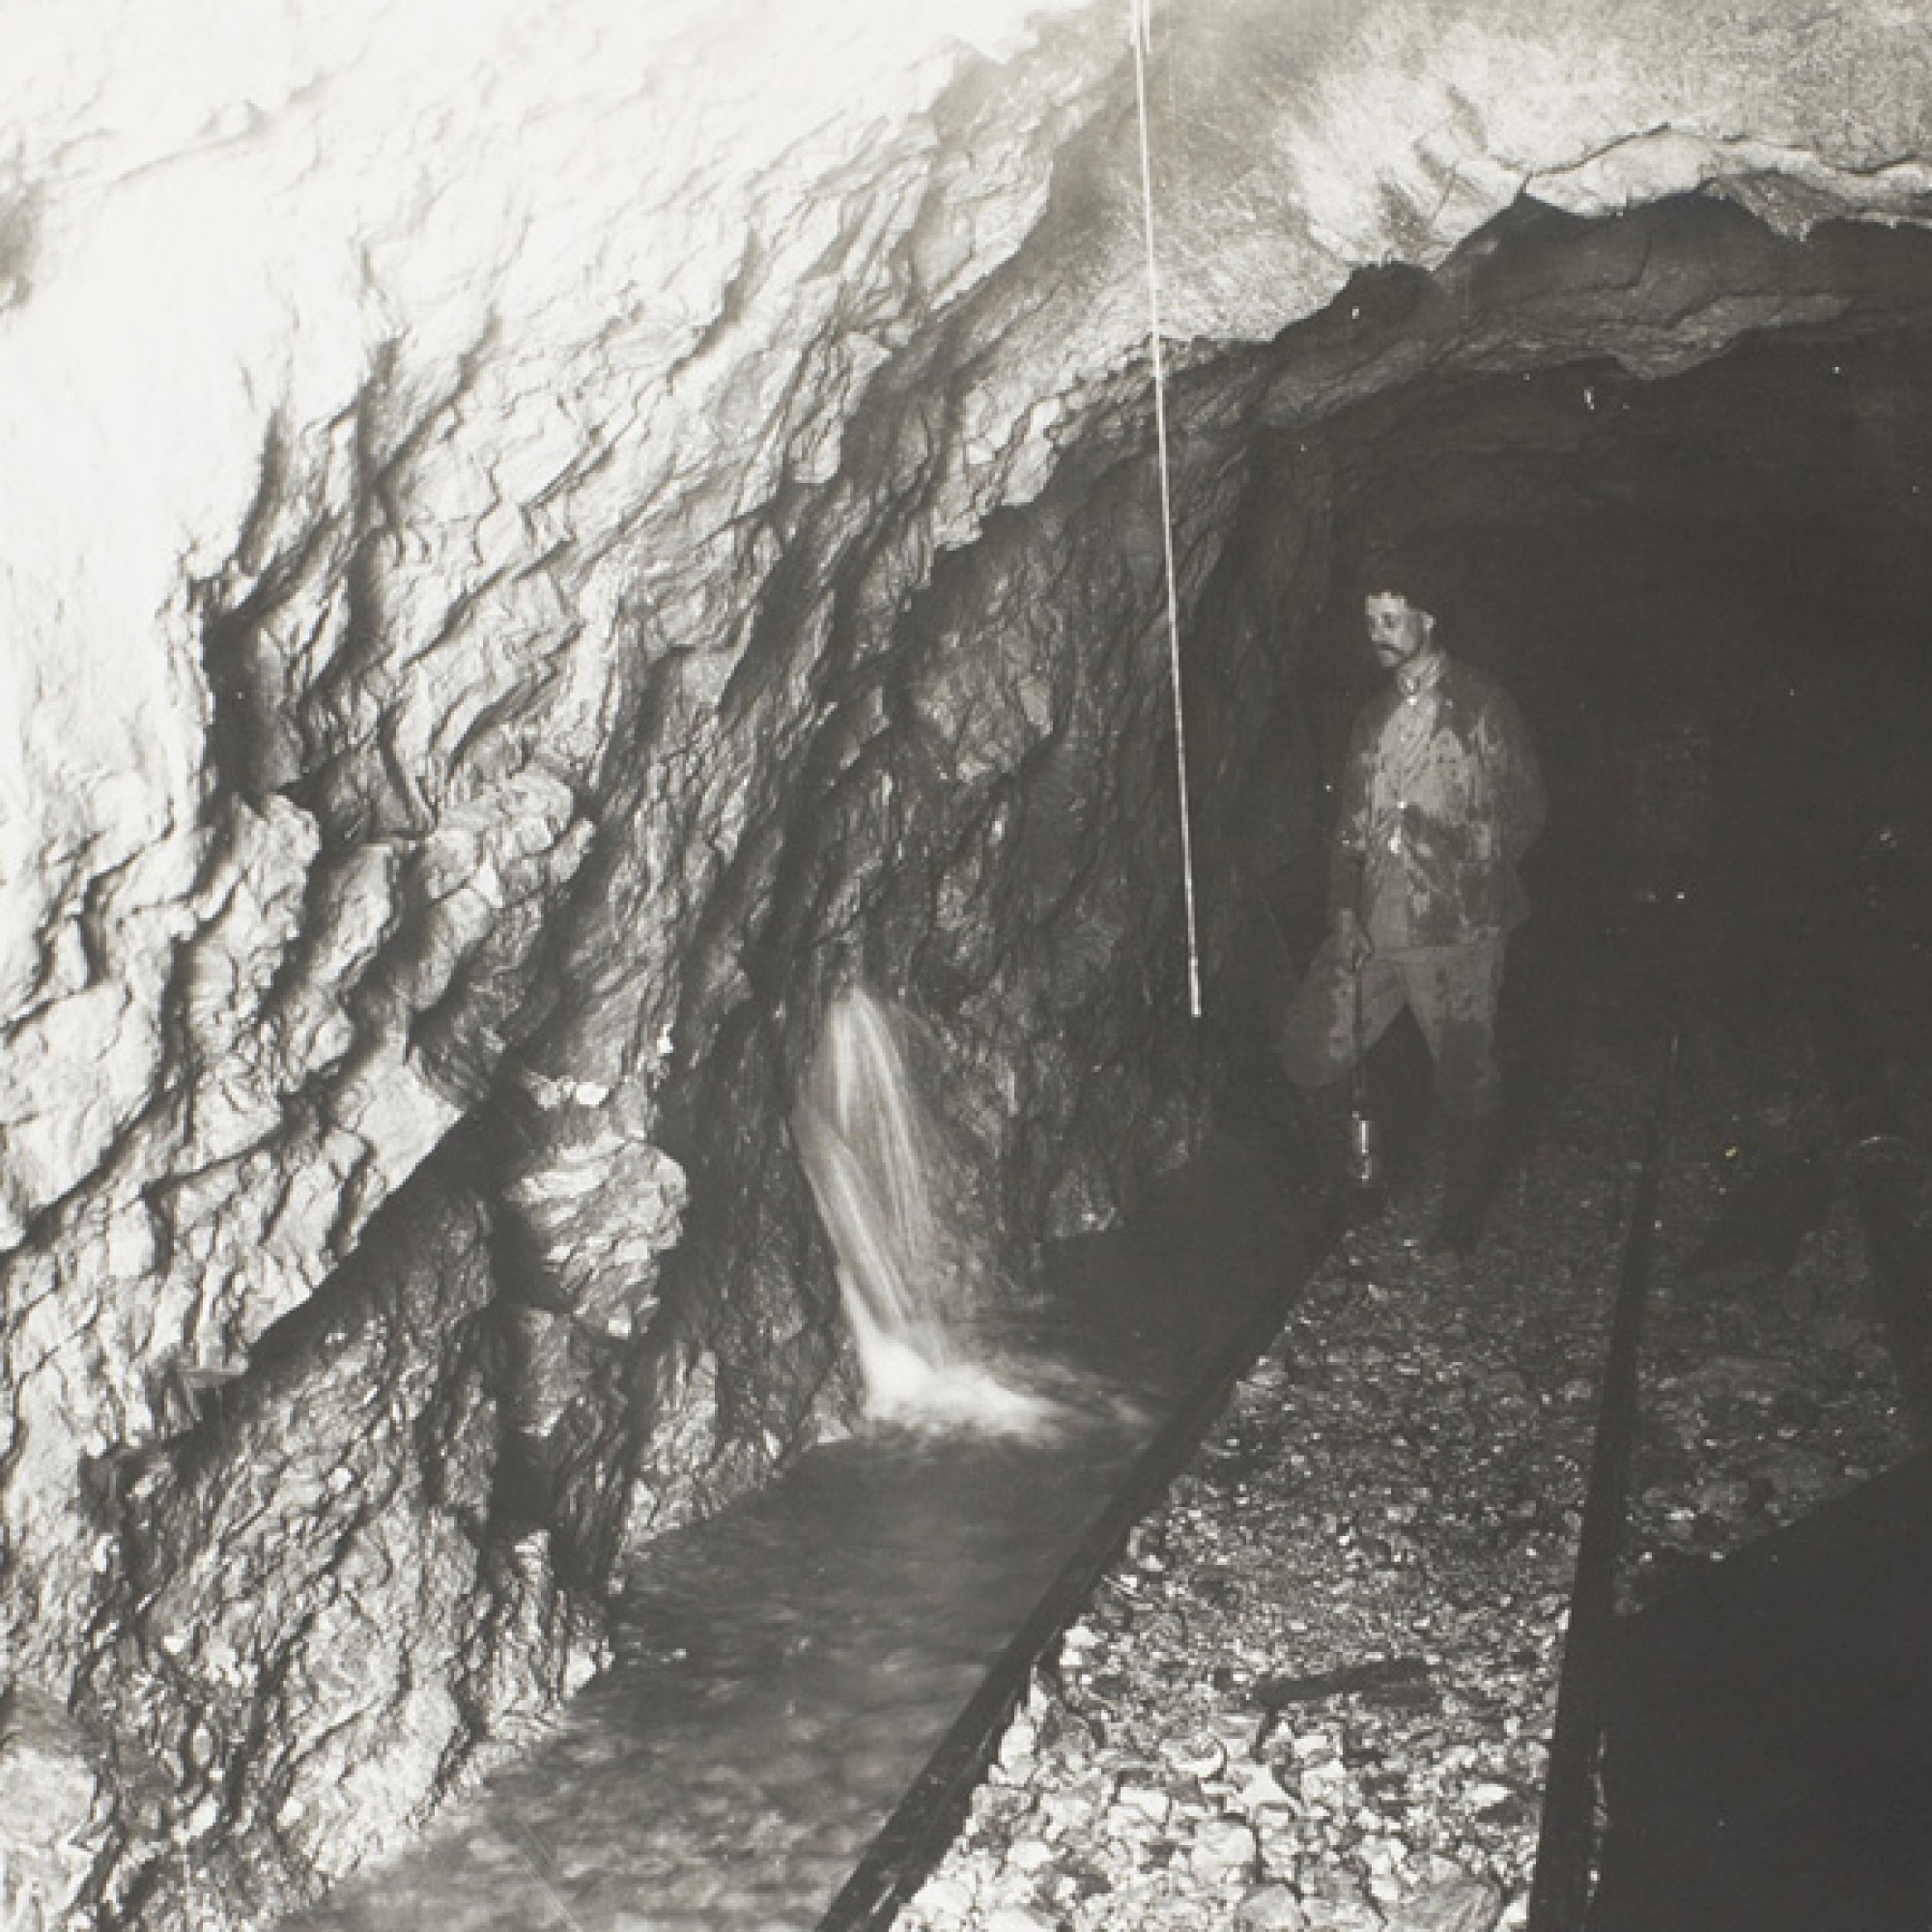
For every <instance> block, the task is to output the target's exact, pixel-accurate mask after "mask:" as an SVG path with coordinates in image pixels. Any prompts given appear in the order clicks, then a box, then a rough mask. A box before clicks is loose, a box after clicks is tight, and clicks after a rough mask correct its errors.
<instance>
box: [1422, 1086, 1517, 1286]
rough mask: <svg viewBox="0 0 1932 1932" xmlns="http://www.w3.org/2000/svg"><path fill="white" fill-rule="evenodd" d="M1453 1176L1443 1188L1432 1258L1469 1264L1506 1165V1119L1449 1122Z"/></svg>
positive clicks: (1493, 1117) (1431, 1244)
mask: <svg viewBox="0 0 1932 1932" xmlns="http://www.w3.org/2000/svg"><path fill="white" fill-rule="evenodd" d="M1448 1133H1449V1172H1448V1176H1447V1179H1445V1181H1444V1183H1443V1189H1442V1212H1441V1215H1440V1217H1439V1218H1438V1219H1437V1221H1436V1223H1435V1233H1434V1234H1433V1235H1432V1236H1430V1237H1429V1251H1430V1253H1431V1254H1435V1255H1443V1254H1452V1255H1456V1256H1458V1257H1459V1258H1461V1259H1463V1260H1464V1261H1466V1260H1467V1259H1468V1258H1469V1256H1470V1255H1472V1254H1474V1253H1475V1251H1476V1244H1477V1243H1478V1242H1479V1241H1480V1240H1481V1239H1482V1238H1483V1222H1484V1220H1485V1219H1486V1218H1487V1216H1488V1214H1489V1211H1490V1202H1491V1199H1492V1197H1493V1195H1494V1194H1495V1191H1496V1180H1497V1177H1498V1174H1499V1172H1500V1170H1501V1167H1502V1154H1503V1117H1502V1114H1501V1112H1500V1111H1498V1112H1496V1113H1493V1114H1491V1115H1488V1116H1486V1117H1485V1118H1484V1119H1482V1120H1480V1121H1451V1122H1449V1123H1448Z"/></svg>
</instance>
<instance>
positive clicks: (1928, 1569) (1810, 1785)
mask: <svg viewBox="0 0 1932 1932" xmlns="http://www.w3.org/2000/svg"><path fill="white" fill-rule="evenodd" d="M1928 1603H1932V1458H1927V1457H1925V1456H1919V1457H1917V1458H1915V1459H1914V1460H1913V1461H1912V1462H1910V1463H1906V1464H1904V1465H1903V1466H1901V1467H1900V1468H1897V1469H1895V1470H1893V1471H1891V1472H1890V1473H1889V1474H1888V1475H1886V1476H1883V1477H1881V1478H1879V1479H1878V1480H1877V1481H1875V1482H1873V1483H1870V1484H1868V1485H1867V1486H1866V1487H1865V1488H1864V1489H1862V1490H1861V1491H1860V1492H1857V1493H1856V1494H1854V1495H1852V1496H1850V1497H1848V1498H1846V1499H1845V1500H1844V1501H1842V1502H1840V1503H1837V1504H1834V1505H1833V1507H1831V1508H1829V1509H1826V1510H1822V1511H1820V1512H1819V1513H1818V1514H1817V1515H1816V1516H1814V1517H1812V1518H1811V1519H1809V1520H1807V1521H1805V1522H1803V1523H1801V1524H1799V1525H1797V1526H1796V1527H1795V1528H1792V1529H1789V1530H1786V1531H1784V1532H1783V1533H1782V1534H1779V1535H1776V1536H1773V1537H1769V1538H1767V1539H1766V1540H1765V1541H1764V1542H1762V1543H1760V1544H1757V1545H1755V1546H1753V1547H1752V1548H1749V1549H1747V1550H1745V1551H1744V1552H1742V1553H1741V1554H1739V1555H1737V1556H1734V1557H1732V1558H1730V1559H1729V1560H1728V1561H1726V1562H1724V1563H1721V1564H1719V1565H1717V1566H1715V1567H1714V1568H1713V1569H1712V1570H1711V1571H1710V1572H1709V1573H1707V1574H1706V1575H1704V1576H1701V1577H1695V1578H1694V1579H1692V1580H1690V1581H1689V1582H1687V1583H1684V1584H1682V1585H1680V1587H1679V1588H1678V1589H1677V1591H1676V1593H1675V1594H1674V1595H1673V1596H1672V1597H1670V1598H1669V1599H1668V1600H1667V1601H1666V1602H1665V1603H1663V1604H1662V1605H1660V1606H1658V1607H1657V1608H1655V1609H1652V1610H1650V1611H1648V1612H1646V1613H1645V1614H1644V1615H1642V1616H1641V1617H1638V1618H1635V1619H1633V1620H1631V1621H1630V1622H1629V1623H1628V1625H1627V1626H1626V1629H1625V1633H1624V1638H1623V1647H1622V1656H1621V1662H1620V1666H1619V1668H1618V1671H1617V1675H1616V1681H1615V1684H1614V1687H1613V1690H1612V1695H1611V1707H1610V1717H1609V1724H1608V1730H1607V1738H1606V1745H1605V1764H1604V1790H1605V1800H1606V1804H1607V1806H1608V1812H1609V1828H1608V1831H1607V1833H1606V1834H1605V1840H1604V1844H1603V1852H1602V1877H1601V1881H1600V1885H1599V1889H1598V1892H1597V1895H1596V1899H1595V1902H1594V1904H1593V1906H1592V1909H1591V1912H1590V1917H1589V1920H1588V1925H1589V1932H1733V1929H1735V1932H1922V1928H1923V1927H1924V1926H1925V1924H1926V1922H1927V1919H1926V1913H1927V1901H1928V1900H1929V1899H1932V1833H1927V1831H1926V1829H1925V1823H1926V1819H1927V1818H1928V1817H1932V1639H1929V1638H1928V1628H1932V1627H1928V1623H1927V1610H1926V1605H1927V1604H1928Z"/></svg>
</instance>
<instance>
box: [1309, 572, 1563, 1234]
mask: <svg viewBox="0 0 1932 1932" xmlns="http://www.w3.org/2000/svg"><path fill="white" fill-rule="evenodd" d="M1389 585H1390V579H1389V576H1388V574H1387V573H1378V574H1377V576H1376V577H1375V578H1374V580H1373V582H1372V583H1371V587H1370V589H1369V593H1368V596H1367V598H1366V600H1365V603H1364V607H1363V609H1364V614H1365V616H1366V618H1367V623H1368V634H1369V645H1370V648H1371V650H1372V651H1373V653H1374V655H1375V659H1376V662H1377V664H1378V666H1379V667H1380V668H1381V669H1383V670H1385V671H1387V672H1389V673H1391V676H1390V680H1389V683H1388V685H1387V686H1386V688H1385V689H1383V690H1382V691H1380V692H1378V694H1377V695H1376V696H1375V697H1373V698H1371V699H1370V701H1369V702H1368V703H1367V704H1366V705H1364V706H1363V708H1362V710H1361V712H1360V714H1359V715H1358V716H1357V718H1356V719H1355V722H1354V725H1353V728H1352V729H1351V731H1350V737H1349V750H1348V759H1347V763H1346V765H1345V767H1344V770H1343V774H1342V783H1341V795H1340V798H1339V801H1338V810H1337V816H1336V821H1335V826H1334V831H1333V834H1332V836H1331V839H1330V846H1329V884H1328V911H1329V921H1330V929H1329V932H1328V936H1327V938H1326V939H1325V941H1324V942H1323V943H1322V945H1321V949H1320V951H1319V952H1317V953H1316V955H1315V958H1314V960H1313V962H1312V963H1311V965H1310V967H1309V969H1308V973H1307V976H1306V978H1305V979H1304V980H1303V981H1302V983H1301V986H1300V988H1299V990H1298V991H1297V992H1296V994H1295V996H1294V1000H1293V1004H1292V1006H1291V1008H1290V1009H1289V1014H1288V1019H1287V1023H1286V1026H1285V1030H1284V1036H1283V1047H1282V1057H1283V1061H1284V1064H1285V1065H1286V1068H1287V1071H1288V1074H1289V1077H1290V1078H1291V1079H1292V1080H1293V1082H1294V1083H1295V1084H1296V1086H1298V1087H1300V1088H1302V1089H1303V1090H1305V1091H1306V1092H1308V1093H1309V1094H1310V1095H1311V1097H1312V1100H1313V1103H1314V1111H1315V1113H1316V1115H1317V1119H1318V1122H1319V1123H1320V1131H1321V1133H1322V1134H1323V1137H1324V1139H1326V1140H1328V1141H1329V1142H1330V1144H1331V1145H1337V1144H1339V1141H1340V1137H1341V1135H1342V1133H1343V1131H1344V1122H1345V1118H1346V1115H1347V1111H1348V1106H1349V1094H1350V1083H1349V1075H1350V1073H1351V1072H1352V1071H1353V1069H1354V1067H1355V1066H1356V1065H1357V1063H1358V1061H1359V1060H1360V1058H1361V1056H1362V1055H1363V1054H1364V1053H1365V1052H1366V1051H1367V1050H1368V1048H1369V1047H1370V1046H1372V1045H1373V1044H1374V1043H1375V1041H1376V1040H1377V1039H1378V1037H1380V1036H1381V1034H1382V1033H1383V1031H1384V1030H1385V1029H1386V1028H1387V1027H1388V1025H1389V1023H1390V1022H1391V1021H1392V1020H1393V1019H1394V1018H1395V1017H1396V1015H1397V1014H1398V1013H1399V1012H1401V1011H1402V1009H1404V1008H1405V1007H1406V1008H1407V1009H1408V1010H1409V1011H1410V1012H1411V1013H1412V1014H1413V1015H1414V1016H1415V1019H1416V1022H1417V1024H1418V1025H1419V1027H1420V1028H1421V1031H1422V1036H1423V1037H1424V1039H1425V1040H1426V1041H1427V1042H1428V1045H1429V1052H1430V1057H1431V1059H1432V1060H1433V1062H1434V1064H1435V1096H1436V1102H1437V1106H1438V1108H1439V1110H1440V1112H1441V1114H1442V1115H1443V1117H1444V1121H1445V1123H1446V1126H1447V1137H1448V1179H1447V1185H1446V1188H1445V1192H1444V1196H1443V1202H1442V1212H1441V1217H1440V1220H1439V1221H1438V1223H1437V1225H1436V1228H1435V1234H1434V1236H1433V1237H1432V1239H1431V1242H1430V1245H1431V1247H1432V1248H1434V1249H1435V1250H1436V1251H1437V1252H1444V1251H1448V1252H1454V1253H1456V1254H1458V1255H1463V1256H1466V1255H1468V1254H1469V1253H1470V1252H1472V1251H1473V1249H1474V1248H1475V1246H1476V1243H1477V1241H1478V1240H1479V1239H1480V1238H1481V1236H1482V1228H1483V1218H1484V1215H1485V1212H1486V1210H1487V1208H1488V1206H1489V1201H1490V1196H1491V1194H1492V1191H1493V1189H1494V1185H1495V1179H1496V1170H1497V1166H1498V1163H1499V1160H1500V1157H1501V1151H1502V1131H1503V1091H1502V1081H1501V1078H1500V1075H1499V1074H1498V1071H1497V1067H1496V1055H1495V1028H1496V1006H1497V1000H1498V997H1499V995H1500V993H1501V990H1502V977H1503V952H1504V947H1505V944H1506V941H1507V939H1508V935H1509V933H1510V931H1511V929H1512V928H1513V927H1514V926H1516V925H1517V924H1518V923H1520V921H1521V920H1522V919H1523V918H1524V917H1525V916H1526V914H1527V912H1528V909H1529V908H1528V901H1527V900H1526V899H1525V897H1524V895H1523V891H1522V884H1521V881H1520V879H1519V878H1518V876H1517V861H1518V860H1519V859H1520V857H1521V856H1522V854H1523V852H1524V851H1525V850H1526V849H1527V848H1528V847H1529V845H1530V844H1531V842H1532V841H1533V840H1534V839H1535V838H1536V836H1537V834H1538V833H1539V832H1540V831H1541V830H1542V827H1543V811H1544V797H1543V780H1542V775H1541V773H1540V771H1539V770H1538V767H1537V762H1536V753H1535V752H1534V750H1533V749H1532V748H1531V745H1530V742H1529V735H1528V733H1527V731H1526V730H1525V729H1524V727H1523V724H1522V719H1521V716H1520V713H1519V712H1518V710H1517V708H1516V705H1515V704H1514V703H1513V702H1512V701H1511V699H1510V696H1509V695H1508V693H1507V692H1505V691H1504V690H1503V689H1502V687H1501V686H1500V685H1498V684H1497V683H1496V682H1495V680H1494V679H1492V678H1491V677H1489V676H1488V675H1487V674H1485V673H1484V672H1483V671H1480V670H1478V669H1477V668H1475V667H1474V666H1472V665H1468V664H1464V663H1463V662H1462V661H1461V660H1459V659H1456V658H1452V657H1450V656H1449V655H1448V654H1447V653H1445V652H1444V651H1443V650H1442V649H1441V648H1440V646H1439V645H1438V644H1437V643H1436V641H1435V617H1434V616H1433V615H1432V614H1431V613H1430V612H1429V611H1425V610H1423V609H1422V608H1420V606H1418V605H1417V604H1415V603H1413V602H1411V601H1410V599H1409V597H1408V595H1407V594H1406V592H1405V591H1404V590H1402V589H1398V588H1393V587H1389Z"/></svg>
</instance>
